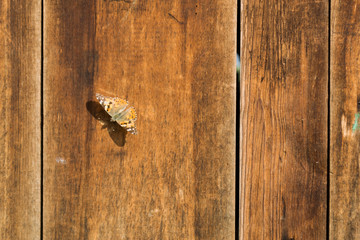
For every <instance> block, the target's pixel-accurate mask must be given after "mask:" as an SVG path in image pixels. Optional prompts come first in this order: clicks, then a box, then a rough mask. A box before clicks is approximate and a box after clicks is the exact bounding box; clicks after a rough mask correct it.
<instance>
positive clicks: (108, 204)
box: [44, 0, 236, 239]
mask: <svg viewBox="0 0 360 240" xmlns="http://www.w3.org/2000/svg"><path fill="white" fill-rule="evenodd" d="M235 6H236V2H235V1H234V0H216V1H211V3H206V4H203V3H200V2H199V3H197V2H194V1H165V2H164V1H160V0H156V1H137V0H129V1H85V0H82V1H69V0H67V1H58V2H54V1H45V16H44V18H45V33H44V41H45V62H44V68H45V73H44V74H45V78H44V79H45V83H44V90H45V91H44V114H45V125H44V139H45V141H44V144H45V145H44V239H224V238H225V239H230V238H232V237H233V236H234V234H235V216H234V212H235V203H234V202H235V189H234V188H235V186H234V185H235V176H234V175H235V169H234V162H235V151H234V149H235V135H234V134H235V38H236V34H235V31H236V7H235ZM96 93H101V94H103V95H109V96H113V97H114V96H117V97H122V98H126V99H127V100H128V101H129V102H130V104H131V105H132V106H134V107H135V108H136V111H137V114H138V120H137V128H138V131H139V134H138V135H131V134H125V131H123V130H122V129H121V128H119V127H116V126H115V125H114V124H112V123H109V117H107V116H106V115H104V112H102V111H101V108H100V107H99V105H98V103H96V101H95V94H96ZM94 116H95V117H94ZM96 118H100V120H101V121H102V122H107V123H108V125H105V127H104V126H102V125H101V123H100V122H101V121H98V120H97V119H96ZM109 126H112V127H113V129H112V127H109Z"/></svg>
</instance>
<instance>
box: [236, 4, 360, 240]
mask: <svg viewBox="0 0 360 240" xmlns="http://www.w3.org/2000/svg"><path fill="white" fill-rule="evenodd" d="M359 4H360V1H331V6H330V5H329V1H325V0H323V1H322V0H320V1H318V0H310V1H298V0H291V1H290V0H283V1H249V0H244V1H241V30H242V32H241V34H242V35H241V84H240V90H241V93H240V102H241V105H240V108H241V113H240V116H241V118H240V150H239V151H240V174H239V177H240V189H239V192H240V200H239V208H240V209H239V212H240V216H239V222H240V226H239V227H240V228H239V229H240V230H239V238H240V239H284V240H285V239H294V240H295V239H360V230H359V229H360V198H359V194H360V185H359V180H360V179H359V176H360V169H359V163H360V158H359V150H360V145H359V143H360V134H359V132H360V127H357V125H360V121H359V122H358V123H357V125H356V120H359V119H358V118H357V116H358V117H360V102H359V101H360V97H359V96H360V84H359V76H360V67H359V66H360V59H359V54H360V47H359V46H360V40H359V39H360V38H359V35H360V22H359V20H360V9H359V7H358V6H359ZM358 114H359V115H358ZM354 126H355V127H354Z"/></svg>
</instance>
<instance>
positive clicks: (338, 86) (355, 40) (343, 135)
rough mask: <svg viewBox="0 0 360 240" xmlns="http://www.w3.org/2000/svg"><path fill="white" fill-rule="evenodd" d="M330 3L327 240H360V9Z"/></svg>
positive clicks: (353, 4)
mask: <svg viewBox="0 0 360 240" xmlns="http://www.w3.org/2000/svg"><path fill="white" fill-rule="evenodd" d="M359 3H360V2H359V1H332V6H331V14H332V15H331V22H332V24H331V48H330V49H331V55H330V56H331V64H330V69H331V77H330V79H331V85H330V90H331V98H330V100H331V105H330V122H331V128H330V129H331V132H330V137H331V139H330V173H331V174H330V239H360V198H359V196H360V184H359V183H360V179H359V176H360V169H359V160H360V154H359V152H360V119H359V117H360V81H359V76H360V59H359V56H360V38H359V36H360V9H359V8H358V7H357V5H358V4H359Z"/></svg>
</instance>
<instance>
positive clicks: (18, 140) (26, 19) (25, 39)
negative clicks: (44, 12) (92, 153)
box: [0, 0, 41, 239]
mask: <svg viewBox="0 0 360 240" xmlns="http://www.w3.org/2000/svg"><path fill="white" fill-rule="evenodd" d="M0 39H1V40H0V116H1V121H0V189H1V190H0V239H40V175H41V169H40V164H41V158H40V151H41V149H40V140H41V132H40V131H41V129H40V124H41V118H40V86H41V80H40V73H41V64H40V63H41V62H40V60H41V1H30V2H29V1H26V0H19V1H11V0H5V1H1V4H0Z"/></svg>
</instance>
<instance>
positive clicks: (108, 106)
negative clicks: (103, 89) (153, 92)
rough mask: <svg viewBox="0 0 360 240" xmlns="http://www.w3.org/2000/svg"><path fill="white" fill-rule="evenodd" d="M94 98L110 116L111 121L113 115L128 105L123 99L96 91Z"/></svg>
mask: <svg viewBox="0 0 360 240" xmlns="http://www.w3.org/2000/svg"><path fill="white" fill-rule="evenodd" d="M96 98H97V100H98V101H99V103H100V104H101V106H102V107H103V108H104V109H105V111H106V112H107V113H108V114H109V115H110V116H111V117H112V120H113V121H115V119H114V116H115V115H118V114H120V113H121V112H123V111H124V110H125V108H126V107H127V106H128V105H129V103H128V102H127V101H126V100H124V99H121V98H113V97H106V96H103V95H101V94H98V93H97V94H96Z"/></svg>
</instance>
